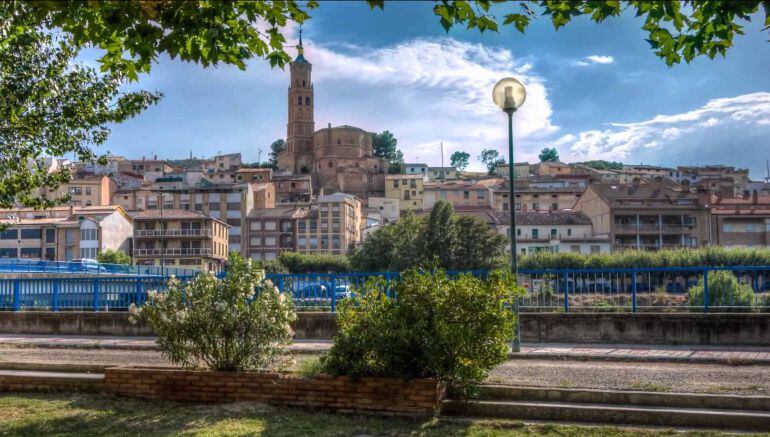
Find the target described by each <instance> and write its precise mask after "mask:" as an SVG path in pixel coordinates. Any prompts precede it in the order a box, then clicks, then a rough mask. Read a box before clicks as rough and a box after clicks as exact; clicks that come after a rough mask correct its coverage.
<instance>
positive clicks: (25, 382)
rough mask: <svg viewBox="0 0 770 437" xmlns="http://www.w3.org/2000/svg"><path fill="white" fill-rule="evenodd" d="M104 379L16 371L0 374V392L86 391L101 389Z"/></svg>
mask: <svg viewBox="0 0 770 437" xmlns="http://www.w3.org/2000/svg"><path fill="white" fill-rule="evenodd" d="M103 383H104V379H102V378H99V377H79V376H66V377H61V376H58V375H57V376H40V375H39V374H31V373H29V372H23V371H20V372H16V373H8V374H2V375H0V393H3V392H22V391H23V392H51V391H69V392H73V391H87V392H95V391H99V390H101V389H102V387H103Z"/></svg>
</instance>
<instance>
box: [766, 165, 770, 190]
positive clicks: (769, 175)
mask: <svg viewBox="0 0 770 437" xmlns="http://www.w3.org/2000/svg"><path fill="white" fill-rule="evenodd" d="M765 166H766V167H767V177H766V178H765V183H766V184H770V160H767V159H766V160H765Z"/></svg>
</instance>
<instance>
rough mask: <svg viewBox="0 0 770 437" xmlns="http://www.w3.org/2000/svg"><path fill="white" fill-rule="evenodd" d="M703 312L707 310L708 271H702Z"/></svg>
mask: <svg viewBox="0 0 770 437" xmlns="http://www.w3.org/2000/svg"><path fill="white" fill-rule="evenodd" d="M703 312H704V313H707V312H709V271H708V270H704V271H703Z"/></svg>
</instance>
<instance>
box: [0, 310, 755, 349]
mask: <svg viewBox="0 0 770 437" xmlns="http://www.w3.org/2000/svg"><path fill="white" fill-rule="evenodd" d="M521 328H522V341H524V342H533V343H534V342H542V343H627V344H635V343H637V344H685V345H686V344H689V345H709V344H710V345H726V346H731V345H735V346H738V345H744V346H770V314H656V313H649V314H604V313H584V314H557V313H553V314H549V313H529V314H527V313H525V314H523V315H522V320H521ZM294 330H295V332H296V337H297V338H298V339H330V338H332V337H333V336H334V334H335V332H336V331H337V320H336V315H335V314H329V313H299V317H298V318H297V321H296V322H295V323H294ZM0 333H10V334H66V335H152V332H151V330H150V329H149V328H148V327H147V326H145V325H141V324H140V325H131V324H130V323H128V317H127V314H126V313H124V312H99V313H92V312H60V313H53V312H42V311H40V312H33V311H30V312H16V313H14V312H0Z"/></svg>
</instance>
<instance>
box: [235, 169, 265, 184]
mask: <svg viewBox="0 0 770 437" xmlns="http://www.w3.org/2000/svg"><path fill="white" fill-rule="evenodd" d="M272 175H273V169H272V168H251V167H247V168H239V169H238V170H236V171H235V182H238V183H243V182H257V183H262V182H270V180H271V177H272Z"/></svg>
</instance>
